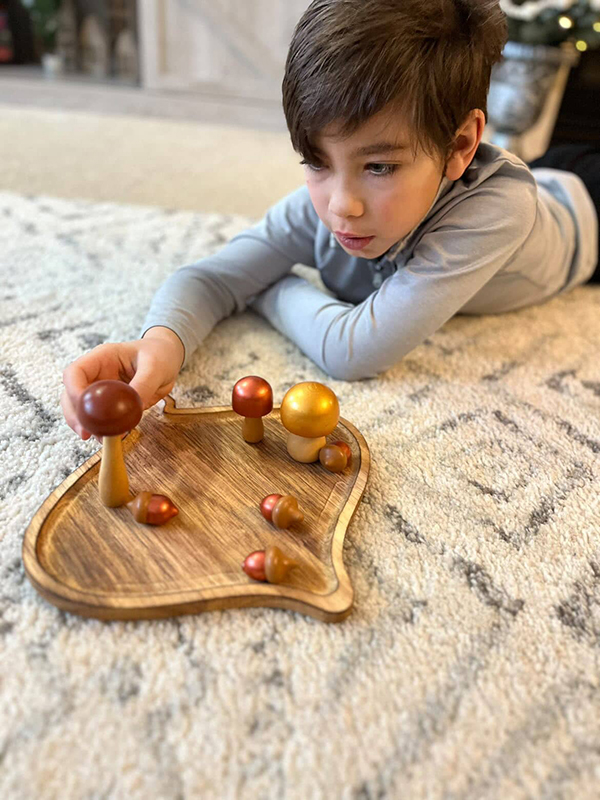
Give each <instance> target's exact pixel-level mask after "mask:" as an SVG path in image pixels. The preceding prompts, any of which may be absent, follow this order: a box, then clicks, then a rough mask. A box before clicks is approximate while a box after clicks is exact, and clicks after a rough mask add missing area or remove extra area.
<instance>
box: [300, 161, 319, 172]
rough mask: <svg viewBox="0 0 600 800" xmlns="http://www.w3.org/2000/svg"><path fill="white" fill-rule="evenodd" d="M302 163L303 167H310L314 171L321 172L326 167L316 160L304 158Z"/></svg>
mask: <svg viewBox="0 0 600 800" xmlns="http://www.w3.org/2000/svg"><path fill="white" fill-rule="evenodd" d="M300 163H301V164H302V166H303V167H308V168H309V169H310V170H312V171H313V172H320V171H321V170H322V169H324V167H323V165H322V164H315V163H314V162H310V161H307V160H306V159H302V161H301V162H300Z"/></svg>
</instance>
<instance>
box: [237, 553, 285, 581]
mask: <svg viewBox="0 0 600 800" xmlns="http://www.w3.org/2000/svg"><path fill="white" fill-rule="evenodd" d="M297 566H298V562H297V561H294V559H292V558H288V557H287V556H286V555H284V553H282V552H281V550H280V549H279V548H278V547H277V545H274V544H271V545H269V547H267V549H266V550H255V551H254V552H253V553H250V555H249V556H247V557H246V559H245V561H244V563H243V564H242V569H243V570H244V572H245V573H246V575H248V576H249V577H250V578H252V579H253V580H255V581H266V582H267V583H283V582H284V581H285V579H286V578H287V576H288V573H289V571H290V570H291V569H293V568H294V567H297Z"/></svg>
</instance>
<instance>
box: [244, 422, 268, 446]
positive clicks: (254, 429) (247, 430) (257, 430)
mask: <svg viewBox="0 0 600 800" xmlns="http://www.w3.org/2000/svg"><path fill="white" fill-rule="evenodd" d="M264 435H265V426H264V425H263V421H262V417H244V421H243V422H242V436H243V437H244V441H245V442H248V443H249V444H256V443H257V442H260V441H261V440H262V438H263V437H264Z"/></svg>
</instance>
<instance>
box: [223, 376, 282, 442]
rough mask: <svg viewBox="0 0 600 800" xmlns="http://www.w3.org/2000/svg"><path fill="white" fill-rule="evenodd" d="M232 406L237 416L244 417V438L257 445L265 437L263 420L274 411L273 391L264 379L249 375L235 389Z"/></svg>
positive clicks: (241, 379)
mask: <svg viewBox="0 0 600 800" xmlns="http://www.w3.org/2000/svg"><path fill="white" fill-rule="evenodd" d="M231 405H232V408H233V410H234V411H235V413H236V414H239V415H240V416H242V417H244V422H243V424H242V436H243V437H244V440H245V441H246V442H250V443H251V444H256V442H260V441H261V439H262V438H263V436H264V435H265V427H264V425H263V421H262V418H263V417H264V416H266V415H267V414H270V413H271V411H272V410H273V390H272V389H271V386H270V385H269V384H268V383H267V381H266V380H265V379H264V378H259V377H258V376H256V375H248V376H247V377H246V378H240V380H239V381H238V382H237V383H236V384H235V386H234V387H233V393H232V398H231Z"/></svg>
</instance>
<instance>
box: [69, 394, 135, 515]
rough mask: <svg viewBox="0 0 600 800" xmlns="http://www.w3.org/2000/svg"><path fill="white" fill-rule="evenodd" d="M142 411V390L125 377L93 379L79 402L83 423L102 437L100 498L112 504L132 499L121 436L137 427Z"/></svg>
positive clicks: (78, 410) (91, 431)
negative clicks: (116, 379)
mask: <svg viewBox="0 0 600 800" xmlns="http://www.w3.org/2000/svg"><path fill="white" fill-rule="evenodd" d="M143 411H144V407H143V405H142V401H141V398H140V396H139V394H138V393H137V392H136V391H135V389H132V388H131V386H129V385H128V384H126V383H123V382H122V381H97V382H96V383H92V385H91V386H88V388H87V389H86V390H85V391H84V392H83V393H82V395H81V397H80V398H79V401H78V403H77V416H78V418H79V421H80V422H81V424H82V425H83V427H84V428H85V429H86V430H88V431H90V433H93V434H94V436H101V437H102V461H101V463H100V476H99V479H98V484H99V490H100V499H101V500H102V502H103V503H104V505H105V506H108V507H109V508H117V507H118V506H122V505H125V503H127V502H128V501H129V500H130V499H131V498H130V495H129V479H128V477H127V470H126V469H125V461H124V460H123V447H122V444H121V436H122V435H123V434H124V433H127V431H130V430H132V428H135V426H136V425H137V424H138V422H139V421H140V419H141V418H142V413H143Z"/></svg>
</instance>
